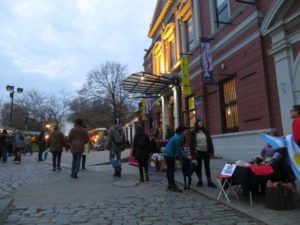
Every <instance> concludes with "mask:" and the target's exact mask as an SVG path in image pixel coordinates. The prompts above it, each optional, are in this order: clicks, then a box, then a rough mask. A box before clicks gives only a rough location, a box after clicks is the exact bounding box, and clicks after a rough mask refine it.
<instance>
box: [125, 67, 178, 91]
mask: <svg viewBox="0 0 300 225" xmlns="http://www.w3.org/2000/svg"><path fill="white" fill-rule="evenodd" d="M167 76H169V75H161V76H160V75H156V74H152V73H147V72H137V73H133V74H131V75H129V76H128V77H127V78H126V79H125V80H123V82H122V86H123V89H124V90H125V91H128V92H129V93H136V94H156V95H157V94H160V93H161V92H162V91H164V90H165V89H166V88H167V87H168V86H169V85H179V82H178V78H177V77H174V75H171V74H170V77H167ZM171 76H172V77H171Z"/></svg>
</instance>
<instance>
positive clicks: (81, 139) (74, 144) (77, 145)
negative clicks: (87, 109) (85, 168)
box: [69, 119, 89, 179]
mask: <svg viewBox="0 0 300 225" xmlns="http://www.w3.org/2000/svg"><path fill="white" fill-rule="evenodd" d="M88 141H89V135H88V132H87V130H86V129H85V128H84V127H83V122H82V120H81V119H77V120H76V121H75V127H74V128H72V130H71V131H70V133H69V143H70V145H71V152H72V154H73V162H72V170H71V177H72V178H75V179H77V178H78V176H77V174H78V172H79V167H80V159H81V155H82V153H83V152H84V145H85V144H86V143H88Z"/></svg>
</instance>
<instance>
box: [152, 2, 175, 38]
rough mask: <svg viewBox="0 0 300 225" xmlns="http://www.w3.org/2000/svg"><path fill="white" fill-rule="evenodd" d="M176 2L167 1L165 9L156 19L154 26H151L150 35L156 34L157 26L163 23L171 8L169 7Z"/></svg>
mask: <svg viewBox="0 0 300 225" xmlns="http://www.w3.org/2000/svg"><path fill="white" fill-rule="evenodd" d="M173 2H174V0H168V1H167V3H166V4H165V6H164V8H163V10H162V11H161V13H160V15H159V17H158V19H157V20H156V22H155V24H154V26H152V27H151V28H150V31H149V33H148V37H149V38H152V37H153V35H154V34H155V32H156V30H157V28H158V27H159V26H160V25H161V23H162V22H163V20H164V19H165V16H166V14H167V12H168V10H169V8H170V7H171V5H172V3H173Z"/></svg>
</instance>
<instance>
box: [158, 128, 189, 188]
mask: <svg viewBox="0 0 300 225" xmlns="http://www.w3.org/2000/svg"><path fill="white" fill-rule="evenodd" d="M184 135H185V127H182V126H179V127H178V128H177V129H176V135H175V136H173V137H172V138H171V139H170V140H169V142H168V144H167V145H166V147H165V148H164V150H163V153H162V154H163V156H164V157H165V160H166V163H167V178H168V191H174V192H182V190H180V189H179V188H178V187H177V186H176V183H175V178H174V173H175V160H176V157H178V158H179V159H182V158H183V148H182V147H183V143H184Z"/></svg>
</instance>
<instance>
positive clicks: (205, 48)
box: [201, 38, 214, 83]
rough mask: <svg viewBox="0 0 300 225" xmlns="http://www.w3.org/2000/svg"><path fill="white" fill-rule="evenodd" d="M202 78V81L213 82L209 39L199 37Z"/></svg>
mask: <svg viewBox="0 0 300 225" xmlns="http://www.w3.org/2000/svg"><path fill="white" fill-rule="evenodd" d="M201 56H202V71H203V76H202V80H203V82H204V83H211V82H213V80H214V79H213V67H212V54H211V45H210V40H209V39H206V38H201Z"/></svg>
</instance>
